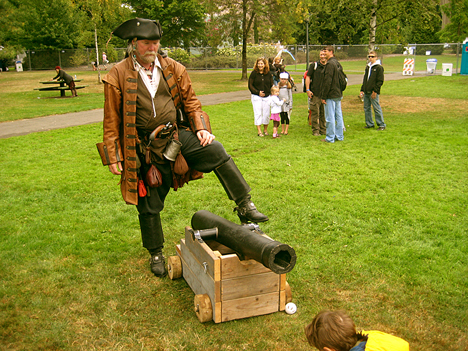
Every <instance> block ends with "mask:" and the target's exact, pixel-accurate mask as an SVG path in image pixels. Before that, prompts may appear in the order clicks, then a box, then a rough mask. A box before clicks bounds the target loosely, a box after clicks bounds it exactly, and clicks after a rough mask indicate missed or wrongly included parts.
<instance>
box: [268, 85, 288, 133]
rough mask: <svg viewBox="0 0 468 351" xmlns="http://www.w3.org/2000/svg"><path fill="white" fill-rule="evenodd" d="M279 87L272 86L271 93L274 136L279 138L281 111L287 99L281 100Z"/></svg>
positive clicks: (271, 118)
mask: <svg viewBox="0 0 468 351" xmlns="http://www.w3.org/2000/svg"><path fill="white" fill-rule="evenodd" d="M278 95H279V88H278V87H277V86H275V85H274V86H272V87H271V94H270V107H271V117H270V120H272V121H273V138H274V139H276V138H279V137H280V135H279V134H278V127H279V124H280V121H281V119H280V112H281V106H282V105H283V104H284V101H285V100H286V99H283V100H280V99H279V97H278Z"/></svg>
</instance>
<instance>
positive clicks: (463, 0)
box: [440, 0, 468, 43]
mask: <svg viewBox="0 0 468 351" xmlns="http://www.w3.org/2000/svg"><path fill="white" fill-rule="evenodd" d="M442 11H443V12H444V13H445V14H446V15H447V16H448V17H449V18H450V23H449V24H447V26H446V27H445V28H444V29H443V30H442V31H441V32H440V35H441V38H442V39H443V40H445V41H446V42H455V43H459V42H463V41H464V40H465V38H467V37H468V0H451V2H450V3H448V4H446V5H444V6H442Z"/></svg>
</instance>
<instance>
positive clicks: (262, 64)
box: [249, 57, 273, 137]
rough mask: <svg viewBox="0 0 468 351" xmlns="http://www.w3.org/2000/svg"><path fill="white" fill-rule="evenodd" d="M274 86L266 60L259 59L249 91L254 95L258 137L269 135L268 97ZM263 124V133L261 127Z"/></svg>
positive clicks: (250, 79) (250, 80)
mask: <svg viewBox="0 0 468 351" xmlns="http://www.w3.org/2000/svg"><path fill="white" fill-rule="evenodd" d="M272 86H273V77H272V76H271V74H270V68H269V65H268V62H267V60H266V59H265V58H263V57H259V58H258V59H257V61H255V65H254V68H253V71H252V73H250V76H249V90H250V92H251V93H252V97H251V100H252V106H253V110H254V118H255V125H256V126H257V132H258V136H259V137H262V136H264V135H268V131H267V128H268V123H270V104H269V101H268V96H269V95H270V90H271V87H272ZM262 124H263V133H262V130H261V127H260V126H261V125H262Z"/></svg>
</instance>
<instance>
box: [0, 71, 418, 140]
mask: <svg viewBox="0 0 468 351" xmlns="http://www.w3.org/2000/svg"><path fill="white" fill-rule="evenodd" d="M424 74H425V72H416V77H417V76H423V75H424ZM412 77H414V76H404V75H402V74H401V73H389V74H385V80H397V79H405V78H412ZM348 80H349V82H348V84H349V85H357V84H361V83H362V75H357V74H350V75H349V76H348ZM297 92H298V93H299V92H300V93H302V83H299V84H297ZM198 98H199V100H200V102H201V103H202V105H203V106H210V105H217V104H223V103H227V102H233V101H242V100H249V99H250V92H249V91H248V90H247V89H246V90H242V91H238V92H233V93H219V94H211V95H201V96H199V97H198ZM102 118H103V109H97V110H90V111H83V112H74V113H66V114H62V115H53V116H47V117H38V118H31V119H22V120H18V121H12V122H3V123H0V139H5V138H10V137H13V136H18V135H26V134H29V133H35V132H43V131H47V130H52V129H60V128H67V127H74V126H80V125H84V124H91V123H98V122H102Z"/></svg>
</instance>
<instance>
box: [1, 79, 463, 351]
mask: <svg viewBox="0 0 468 351" xmlns="http://www.w3.org/2000/svg"><path fill="white" fill-rule="evenodd" d="M467 84H468V78H467V77H464V76H453V77H440V76H436V77H423V78H414V79H405V80H399V81H389V82H386V83H385V85H384V87H383V88H382V95H381V97H380V100H381V104H382V107H383V111H384V117H385V122H386V123H387V129H386V130H385V131H383V132H378V131H376V130H367V129H364V128H363V127H364V116H363V112H362V104H361V102H360V101H359V99H357V95H358V88H359V87H358V86H350V87H348V89H347V90H346V91H345V97H344V99H343V112H344V120H345V124H346V128H347V131H346V132H345V140H344V141H343V142H339V143H334V144H326V143H321V142H320V137H313V136H312V133H311V130H310V127H309V126H308V125H307V104H306V98H305V94H297V95H294V110H293V114H292V119H291V127H290V134H289V135H288V136H283V137H281V138H280V139H272V138H271V137H265V138H259V137H257V135H256V129H255V127H254V125H253V112H252V106H251V104H250V101H242V102H235V103H229V104H223V105H216V106H208V107H206V108H205V110H206V111H207V113H208V114H209V115H210V116H211V123H212V126H213V133H214V134H215V135H216V138H217V139H218V140H219V141H221V142H222V143H223V144H224V146H225V148H226V150H227V151H228V153H229V154H231V155H232V156H233V158H234V159H235V161H236V163H237V165H238V167H239V168H240V169H241V170H242V172H243V174H244V176H245V178H246V179H247V181H248V182H249V184H250V185H251V187H252V189H253V191H252V196H253V201H254V202H255V204H256V205H257V206H258V208H259V209H260V210H261V211H262V212H264V213H266V214H267V215H268V216H269V217H270V221H269V222H267V223H265V224H262V225H261V228H262V229H263V230H264V231H265V232H266V234H268V235H269V236H270V237H272V238H273V239H275V240H278V241H281V242H284V243H286V244H289V245H291V246H292V247H293V248H294V249H295V250H296V253H297V257H298V260H297V264H296V267H295V268H294V270H293V271H292V272H291V273H289V274H288V275H287V280H288V283H289V284H290V286H291V289H292V293H293V302H295V303H296V304H297V306H298V312H297V313H296V314H294V315H291V316H290V315H287V314H285V313H283V312H278V313H274V314H270V315H266V316H260V317H253V318H248V319H243V320H237V321H232V322H226V323H220V324H214V323H213V322H208V323H205V324H201V323H199V322H198V319H197V318H196V315H195V313H194V311H193V298H194V294H193V292H192V291H191V289H190V287H189V286H188V285H187V283H186V282H185V281H184V280H183V279H179V280H174V281H171V280H169V279H168V278H164V279H157V278H155V277H154V276H152V274H151V273H150V271H149V269H148V261H147V260H148V254H147V252H146V250H144V249H143V248H142V247H141V239H140V232H139V224H138V218H137V211H136V209H135V208H134V207H133V206H128V205H125V204H124V203H123V201H122V199H121V195H120V190H119V186H118V181H119V179H118V178H117V177H115V176H112V175H111V174H110V172H109V171H108V169H107V167H103V166H102V164H101V162H100V159H99V156H98V153H97V150H96V147H95V144H96V143H97V142H100V141H101V140H102V124H101V123H97V124H92V125H86V126H80V127H73V128H68V129H62V130H54V131H48V132H41V133H35V134H30V135H26V136H20V137H13V138H9V139H0V194H1V195H0V216H1V218H2V221H0V248H1V250H0V282H1V283H0V350H213V351H215V350H281V351H283V350H311V347H310V346H309V345H308V344H307V343H306V341H305V337H304V332H303V329H304V326H305V325H306V324H307V323H309V322H310V321H311V319H312V318H313V316H314V315H315V314H316V313H317V312H319V311H320V310H322V309H344V310H346V311H348V313H349V314H350V315H351V316H352V317H353V318H354V320H355V322H356V325H357V327H358V329H361V328H362V329H378V330H382V331H385V332H389V333H394V334H396V335H399V336H401V337H403V338H404V339H406V340H408V341H409V342H410V344H411V350H412V351H426V350H435V351H438V350H440V351H442V350H447V349H449V350H455V351H464V350H466V349H467V348H466V345H468V332H467V330H468V308H467V302H468V300H467V291H468V268H467V267H468V236H467V234H468V233H467V229H466V228H467V223H468V210H467V208H468V199H467V193H468V181H467V179H468V163H467V157H468V134H467V127H466V126H467V123H468V117H467V116H468V115H467V113H466V111H467V109H468V89H466V88H467ZM0 88H1V86H0ZM66 101H68V102H69V103H70V104H74V103H75V101H79V99H66ZM53 103H55V101H54V102H53ZM11 112H12V111H11ZM3 113H4V112H2V114H3ZM0 127H1V124H0ZM270 132H271V127H270ZM233 207H234V204H233V203H232V202H231V201H229V200H228V198H227V196H226V195H225V193H224V191H223V189H222V187H221V186H220V184H219V182H218V180H217V178H216V176H215V175H214V174H207V175H205V179H203V180H198V181H194V182H191V183H190V184H188V185H186V186H185V187H184V188H182V189H179V190H178V191H177V192H171V193H170V194H169V196H168V198H167V202H166V208H165V209H164V211H163V212H162V220H163V228H164V231H165V234H166V246H165V254H166V256H170V255H173V254H175V245H176V244H177V243H178V242H179V241H180V239H181V238H183V236H184V228H185V227H186V226H188V225H190V220H191V217H192V215H193V214H194V213H195V212H196V211H198V210H201V209H206V210H209V211H211V212H213V213H215V214H218V215H220V216H223V217H225V218H227V219H229V220H232V221H234V222H236V223H237V222H238V220H237V218H236V216H235V214H234V213H233V212H232V208H233Z"/></svg>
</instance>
